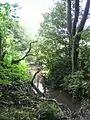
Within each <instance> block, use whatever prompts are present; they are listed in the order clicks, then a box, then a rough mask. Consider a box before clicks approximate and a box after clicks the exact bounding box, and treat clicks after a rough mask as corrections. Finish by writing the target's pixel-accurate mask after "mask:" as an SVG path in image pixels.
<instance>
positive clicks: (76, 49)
mask: <svg viewBox="0 0 90 120" xmlns="http://www.w3.org/2000/svg"><path fill="white" fill-rule="evenodd" d="M89 8H90V0H87V2H86V6H85V10H84V14H83V16H82V19H81V22H80V24H79V26H78V28H77V33H76V35H75V40H74V52H73V61H74V63H73V64H74V71H73V72H75V71H77V70H78V54H79V42H80V39H81V32H82V31H83V28H84V26H85V23H86V20H87V16H88V13H89Z"/></svg>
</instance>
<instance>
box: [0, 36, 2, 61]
mask: <svg viewBox="0 0 90 120" xmlns="http://www.w3.org/2000/svg"><path fill="white" fill-rule="evenodd" d="M1 59H2V38H1V35H0V60H1Z"/></svg>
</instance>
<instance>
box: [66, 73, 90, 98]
mask: <svg viewBox="0 0 90 120" xmlns="http://www.w3.org/2000/svg"><path fill="white" fill-rule="evenodd" d="M64 81H65V84H64V88H65V90H67V91H69V93H70V94H71V95H72V97H73V98H75V99H77V100H82V99H85V98H88V97H90V93H89V91H90V82H89V81H86V80H85V78H84V74H83V71H77V72H75V73H74V74H73V75H69V76H66V77H65V78H64Z"/></svg>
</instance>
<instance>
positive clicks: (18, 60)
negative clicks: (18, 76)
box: [11, 41, 37, 64]
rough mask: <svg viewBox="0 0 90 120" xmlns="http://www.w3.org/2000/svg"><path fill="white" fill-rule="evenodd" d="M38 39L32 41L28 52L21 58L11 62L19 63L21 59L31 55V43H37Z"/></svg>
mask: <svg viewBox="0 0 90 120" xmlns="http://www.w3.org/2000/svg"><path fill="white" fill-rule="evenodd" d="M36 42H37V41H33V42H31V43H30V47H29V49H28V51H27V52H26V54H25V55H24V56H23V57H22V58H20V59H17V60H14V59H13V60H12V62H11V64H18V63H19V62H20V61H21V60H23V59H25V58H26V57H27V56H29V55H30V51H31V44H32V43H36Z"/></svg>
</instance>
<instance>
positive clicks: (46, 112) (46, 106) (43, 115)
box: [39, 102, 64, 120]
mask: <svg viewBox="0 0 90 120" xmlns="http://www.w3.org/2000/svg"><path fill="white" fill-rule="evenodd" d="M39 114H40V118H39V120H58V119H60V118H61V117H63V116H64V114H63V112H62V111H60V110H59V109H58V107H57V106H56V105H55V104H54V103H48V102H43V103H40V105H39Z"/></svg>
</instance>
